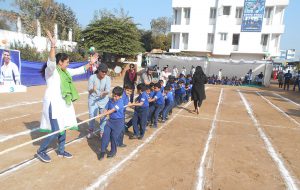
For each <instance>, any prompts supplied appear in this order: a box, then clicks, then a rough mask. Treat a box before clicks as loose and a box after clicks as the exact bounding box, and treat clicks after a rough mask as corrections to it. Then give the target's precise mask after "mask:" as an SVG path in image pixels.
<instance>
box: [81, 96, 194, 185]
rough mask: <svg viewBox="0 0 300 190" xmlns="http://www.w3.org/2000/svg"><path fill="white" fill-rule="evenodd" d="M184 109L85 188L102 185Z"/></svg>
mask: <svg viewBox="0 0 300 190" xmlns="http://www.w3.org/2000/svg"><path fill="white" fill-rule="evenodd" d="M190 104H191V102H189V103H187V104H186V105H185V106H184V108H186V107H187V106H189V105H190ZM182 110H184V109H180V110H179V111H178V112H177V113H176V114H175V115H174V117H172V118H171V119H170V120H168V122H167V123H165V124H163V125H162V126H161V127H159V128H157V129H156V130H155V131H154V132H153V133H152V134H151V135H150V136H149V137H148V138H147V139H146V140H145V141H144V142H143V143H142V144H141V145H139V146H138V147H137V148H135V149H134V150H133V151H132V152H131V153H130V154H129V155H128V156H127V157H125V158H124V159H123V160H121V161H120V162H119V163H118V164H116V165H115V166H114V167H112V168H111V169H109V170H108V171H107V172H105V173H104V174H103V175H101V176H100V177H98V179H97V180H96V181H95V182H94V183H92V184H91V185H90V186H89V187H87V188H86V189H87V190H92V189H96V188H98V187H100V185H102V184H103V183H104V182H107V179H108V178H109V177H110V176H111V175H113V174H115V173H116V172H118V171H119V170H120V169H121V166H122V165H123V164H125V163H126V162H127V161H128V160H130V159H132V158H133V157H134V156H136V155H137V154H138V153H139V151H140V150H141V149H142V148H143V147H144V146H145V145H146V144H148V143H149V142H150V141H151V140H152V139H153V138H155V137H156V135H157V134H158V132H159V131H160V130H162V129H163V128H165V126H166V125H167V124H168V123H170V122H171V121H173V120H174V119H175V118H176V116H177V115H178V114H179V113H180V112H181V111H182Z"/></svg>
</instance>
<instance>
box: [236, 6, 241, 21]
mask: <svg viewBox="0 0 300 190" xmlns="http://www.w3.org/2000/svg"><path fill="white" fill-rule="evenodd" d="M242 15H243V8H242V7H237V8H236V10H235V18H242Z"/></svg>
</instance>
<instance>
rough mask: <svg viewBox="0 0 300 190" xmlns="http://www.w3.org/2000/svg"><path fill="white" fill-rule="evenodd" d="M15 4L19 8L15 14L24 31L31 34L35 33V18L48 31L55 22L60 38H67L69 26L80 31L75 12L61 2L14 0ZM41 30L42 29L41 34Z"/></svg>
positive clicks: (51, 29)
mask: <svg viewBox="0 0 300 190" xmlns="http://www.w3.org/2000/svg"><path fill="white" fill-rule="evenodd" d="M15 6H16V7H17V8H18V10H19V12H18V13H17V15H18V16H20V18H21V20H22V26H23V30H24V32H26V33H27V34H29V35H31V36H35V35H36V29H37V19H38V20H39V22H40V25H41V27H42V29H49V30H50V31H53V30H54V23H57V24H58V33H59V34H60V36H59V37H60V39H64V40H66V39H67V36H68V35H67V33H68V30H69V29H70V28H72V29H73V31H74V33H78V31H80V27H79V24H78V21H77V18H76V15H75V13H74V12H73V10H72V9H71V8H70V7H68V6H66V5H65V4H63V3H57V2H55V1H54V0H42V1H41V0H15ZM14 14H16V13H14ZM12 15H13V14H12ZM15 19H16V18H15ZM43 32H44V30H42V34H43ZM77 36H78V35H77Z"/></svg>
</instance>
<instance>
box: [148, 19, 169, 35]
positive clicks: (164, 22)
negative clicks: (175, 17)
mask: <svg viewBox="0 0 300 190" xmlns="http://www.w3.org/2000/svg"><path fill="white" fill-rule="evenodd" d="M171 23H172V21H171V18H168V17H159V18H157V19H152V20H151V23H150V25H151V31H152V33H153V34H154V35H159V34H164V35H166V34H167V33H168V32H170V29H171Z"/></svg>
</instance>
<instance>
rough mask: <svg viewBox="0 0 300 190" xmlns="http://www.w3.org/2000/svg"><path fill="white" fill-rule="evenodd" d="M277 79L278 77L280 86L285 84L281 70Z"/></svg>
mask: <svg viewBox="0 0 300 190" xmlns="http://www.w3.org/2000/svg"><path fill="white" fill-rule="evenodd" d="M277 79H278V85H279V88H282V85H283V72H282V71H279V73H278V76H277Z"/></svg>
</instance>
